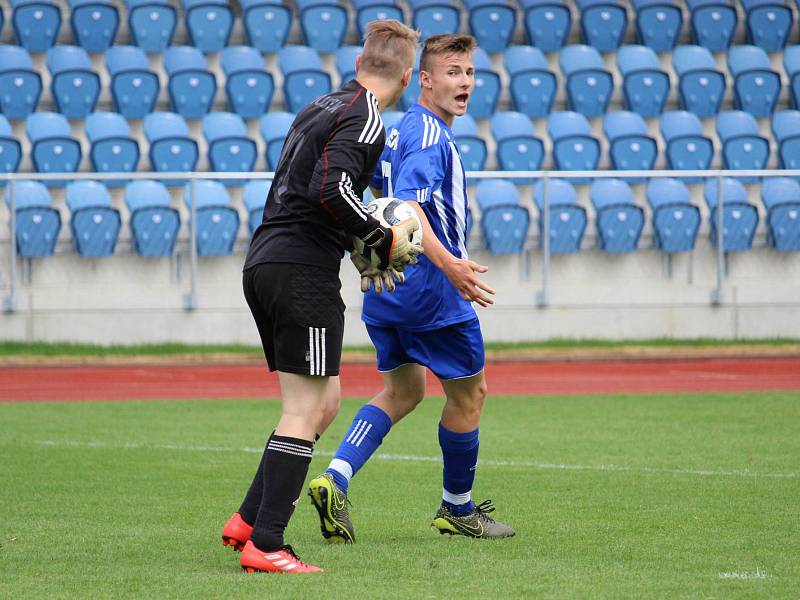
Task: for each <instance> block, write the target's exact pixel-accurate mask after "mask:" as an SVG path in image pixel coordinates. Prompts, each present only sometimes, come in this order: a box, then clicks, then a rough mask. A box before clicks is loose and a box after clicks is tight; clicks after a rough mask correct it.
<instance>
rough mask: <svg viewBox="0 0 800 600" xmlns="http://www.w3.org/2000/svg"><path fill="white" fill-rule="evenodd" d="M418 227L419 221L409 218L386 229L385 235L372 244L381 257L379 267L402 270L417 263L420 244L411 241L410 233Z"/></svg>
mask: <svg viewBox="0 0 800 600" xmlns="http://www.w3.org/2000/svg"><path fill="white" fill-rule="evenodd" d="M418 229H419V222H418V221H417V220H416V219H413V218H409V219H406V220H405V221H401V222H400V223H398V224H397V225H395V226H393V227H390V228H389V229H388V230H386V233H387V235H386V236H385V237H384V238H383V240H381V242H380V243H379V244H377V245H376V246H374V250H375V252H377V254H378V256H379V257H380V259H381V264H380V266H381V268H384V269H388V268H389V267H392V268H394V269H395V270H396V271H402V270H403V268H404V267H405V266H406V265H414V264H416V263H417V256H418V255H420V254H422V246H420V245H418V244H412V243H411V235H412V234H413V233H414V232H415V231H417V230H418Z"/></svg>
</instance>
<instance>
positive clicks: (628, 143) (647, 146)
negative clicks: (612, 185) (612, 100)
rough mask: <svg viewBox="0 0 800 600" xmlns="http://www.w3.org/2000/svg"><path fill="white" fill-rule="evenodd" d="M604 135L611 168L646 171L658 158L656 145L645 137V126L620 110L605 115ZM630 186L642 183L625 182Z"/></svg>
mask: <svg viewBox="0 0 800 600" xmlns="http://www.w3.org/2000/svg"><path fill="white" fill-rule="evenodd" d="M603 132H604V133H605V134H606V138H608V143H609V146H610V155H611V165H612V166H613V168H614V169H615V170H621V171H649V170H650V169H652V168H653V165H655V162H656V158H657V156H658V146H657V144H656V141H655V140H654V139H653V138H652V137H651V136H649V135H648V133H647V124H646V123H645V122H644V119H642V117H641V116H640V115H639V114H638V113H635V112H630V111H625V110H620V111H615V112H609V113H606V115H605V117H603ZM627 181H628V182H629V183H633V182H634V181H635V182H640V181H641V179H628V180H627Z"/></svg>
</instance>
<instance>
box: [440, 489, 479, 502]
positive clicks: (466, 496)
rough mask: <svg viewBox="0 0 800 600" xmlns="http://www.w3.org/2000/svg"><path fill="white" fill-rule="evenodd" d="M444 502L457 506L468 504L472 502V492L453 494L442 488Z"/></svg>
mask: <svg viewBox="0 0 800 600" xmlns="http://www.w3.org/2000/svg"><path fill="white" fill-rule="evenodd" d="M442 500H444V501H445V502H449V503H450V504H454V505H456V506H458V505H460V504H466V503H467V502H469V501H470V500H472V490H469V491H468V492H464V493H463V494H451V493H450V492H448V491H447V490H446V489H444V488H442Z"/></svg>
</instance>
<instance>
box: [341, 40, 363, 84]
mask: <svg viewBox="0 0 800 600" xmlns="http://www.w3.org/2000/svg"><path fill="white" fill-rule="evenodd" d="M363 51H364V49H363V48H362V47H361V46H342V47H341V48H339V49H338V50H337V51H336V72H337V73H338V74H339V79H340V80H341V83H342V85H344V84H345V83H347V82H348V81H350V80H351V79H355V78H356V57H357V56H359V55H360V54H361V53H362V52H363Z"/></svg>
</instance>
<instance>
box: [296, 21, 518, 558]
mask: <svg viewBox="0 0 800 600" xmlns="http://www.w3.org/2000/svg"><path fill="white" fill-rule="evenodd" d="M474 48H475V40H474V39H473V38H472V37H471V36H463V35H436V36H432V37H430V38H428V39H427V40H426V42H425V45H424V47H423V51H422V55H421V57H420V88H421V93H420V98H419V102H418V103H417V104H415V105H414V106H412V107H411V108H410V109H409V110H408V112H406V114H405V115H404V116H403V118H402V119H401V120H400V122H399V123H398V124H397V125H396V126H395V127H394V128H393V129H392V130H391V131H390V132H389V134H388V136H387V139H386V145H385V147H384V150H383V154H382V155H381V158H380V161H379V164H378V165H377V170H376V176H375V178H373V180H372V181H371V182H370V186H371V187H373V188H375V191H376V195H383V196H387V197H393V198H398V199H400V200H405V201H407V202H408V203H409V204H410V205H411V206H412V207H413V208H414V210H416V212H417V213H418V214H419V217H420V220H421V221H422V228H423V232H424V233H423V247H424V249H425V253H424V255H421V256H420V260H419V263H418V264H417V265H415V266H413V267H407V268H406V269H405V284H404V285H403V286H400V287H398V291H396V292H395V293H394V294H392V295H390V296H389V297H387V294H382V295H378V294H376V293H375V292H368V293H367V294H366V295H365V297H364V308H363V314H362V319H363V320H364V322H365V323H366V326H367V331H368V333H369V336H370V338H371V340H372V343H373V344H374V345H375V348H376V350H377V355H378V370H379V371H381V372H382V373H383V378H384V389H383V390H382V391H381V392H380V393H379V394H378V395H377V396H375V397H374V398H373V399H372V400H371V401H370V402H369V403H368V404H366V405H364V406H363V407H362V408H361V409H360V410H359V411H358V413H357V414H356V416H355V418H354V419H353V423H352V425H351V426H350V429H349V430H348V432H347V434H346V435H345V437H344V440H343V441H342V443H341V445H340V446H339V449H338V450H337V452H336V454H335V455H334V458H333V460H332V461H331V463H330V466H329V467H328V469H327V470H326V471H325V473H323V474H322V475H320V476H319V477H317V478H315V479H313V480H312V481H311V482H310V486H309V496H310V497H311V500H312V502H313V504H314V506H315V507H316V509H317V511H318V513H319V516H320V524H321V529H322V534H323V536H324V537H326V538H328V539H330V540H332V541H343V542H354V541H355V532H354V528H353V525H352V523H351V521H350V517H349V511H348V508H347V491H348V485H349V482H350V479H351V478H352V477H353V475H355V474H356V473H357V472H358V470H359V469H361V467H363V466H364V464H365V463H366V461H367V460H368V459H369V457H370V456H372V454H373V453H374V452H375V450H376V449H377V448H378V446H379V445H380V444H381V442H382V441H383V438H384V436H386V434H387V433H388V432H389V429H390V428H391V427H392V425H394V424H395V423H397V422H398V421H399V420H400V419H402V418H403V417H404V416H406V415H407V414H408V413H410V412H411V411H412V410H414V408H415V407H416V406H417V405H418V404H419V403H420V402H421V401H422V399H423V397H424V395H425V375H426V372H425V368H426V367H427V368H429V369H430V370H431V371H433V373H434V374H435V375H436V376H437V377H438V378H439V380H440V382H441V384H442V387H443V389H444V392H445V395H446V401H445V405H444V409H443V411H442V417H441V421H440V423H439V445H440V446H441V449H442V460H443V467H444V469H443V470H444V477H443V479H444V481H443V494H442V503H441V506H440V507H439V510H438V511H437V512H436V516H435V517H434V519H433V523H432V525H433V526H434V527H436V528H437V529H438V530H439V531H440V532H441V533H448V534H456V535H465V536H468V537H474V538H501V537H510V536H512V535H514V533H515V532H514V530H513V529H512V528H511V527H509V526H508V525H506V524H504V523H500V522H498V521H495V520H494V519H492V518H491V517H489V516H488V513H490V512H492V511H493V510H494V507H493V506H492V504H491V501H489V500H487V501H484V502H482V503H481V504H478V505H476V504H475V503H474V502H473V501H472V497H471V492H472V484H473V481H474V479H475V468H476V467H477V463H478V425H479V421H480V416H481V410H482V408H483V403H484V400H485V398H486V393H487V388H486V383H485V379H484V372H483V368H484V352H483V337H482V335H481V329H480V323H479V322H478V317H477V315H476V313H475V309H474V308H473V307H472V302H477V303H478V304H479V305H481V306H484V307H485V306H488V305H490V304H492V303H493V301H492V299H491V295H492V294H494V290H492V289H491V288H490V287H489V286H488V285H487V284H486V283H484V282H483V281H482V280H481V279H480V278H479V277H478V275H477V273H484V272H486V270H487V268H486V267H484V266H481V265H479V264H477V263H475V262H473V261H471V260H469V259H468V257H467V250H466V215H467V194H466V188H467V182H466V177H465V175H464V168H463V165H462V163H461V158H460V156H459V154H458V149H457V147H456V144H455V139H454V136H453V132H452V131H451V129H450V127H451V126H452V124H453V119H454V117H456V116H458V115H463V114H464V113H465V112H466V109H467V102H468V100H469V96H470V93H471V92H472V89H473V87H474V85H475V68H474V65H473V63H472V51H473V49H474ZM378 190H380V192H378Z"/></svg>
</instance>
